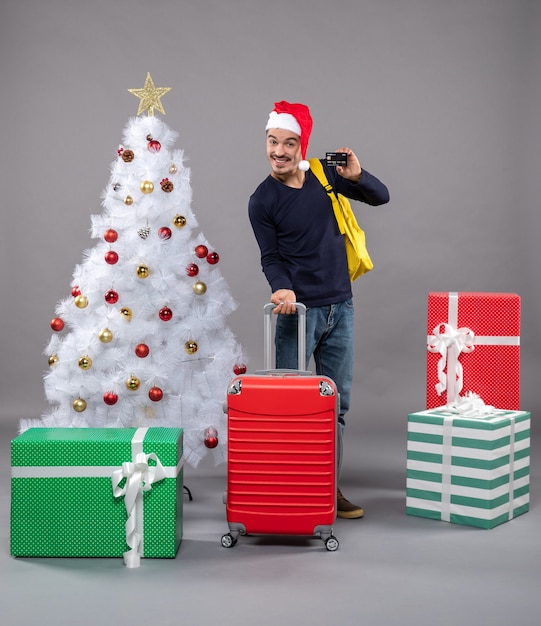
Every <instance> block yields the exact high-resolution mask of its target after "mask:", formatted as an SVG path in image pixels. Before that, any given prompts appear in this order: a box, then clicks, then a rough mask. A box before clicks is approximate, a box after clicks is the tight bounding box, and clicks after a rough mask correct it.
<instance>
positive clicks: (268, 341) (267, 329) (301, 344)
mask: <svg viewBox="0 0 541 626" xmlns="http://www.w3.org/2000/svg"><path fill="white" fill-rule="evenodd" d="M274 308H276V305H275V304H273V303H272V302H269V303H268V304H266V305H265V306H264V307H263V311H264V326H263V332H264V345H263V361H264V367H265V369H266V370H270V369H272V363H271V355H272V324H271V313H272V310H273V309H274ZM295 308H296V309H297V323H298V327H297V335H298V339H297V346H298V359H299V361H298V368H299V371H301V372H302V371H304V370H305V369H306V306H305V305H304V304H301V303H300V302H295Z"/></svg>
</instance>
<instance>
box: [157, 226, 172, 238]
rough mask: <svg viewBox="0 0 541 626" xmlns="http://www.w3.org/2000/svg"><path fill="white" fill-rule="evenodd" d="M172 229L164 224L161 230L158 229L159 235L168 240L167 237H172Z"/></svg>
mask: <svg viewBox="0 0 541 626" xmlns="http://www.w3.org/2000/svg"><path fill="white" fill-rule="evenodd" d="M171 235H172V233H171V229H170V228H168V227H167V226H162V227H161V228H160V229H159V230H158V237H159V238H160V239H163V240H167V239H171Z"/></svg>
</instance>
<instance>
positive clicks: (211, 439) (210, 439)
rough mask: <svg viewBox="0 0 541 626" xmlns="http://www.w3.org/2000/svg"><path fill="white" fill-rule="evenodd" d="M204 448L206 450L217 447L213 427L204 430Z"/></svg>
mask: <svg viewBox="0 0 541 626" xmlns="http://www.w3.org/2000/svg"><path fill="white" fill-rule="evenodd" d="M204 443H205V446H206V447H207V448H211V449H212V448H215V447H216V446H217V445H218V431H217V430H216V429H215V428H214V426H209V427H208V428H207V429H206V430H205V439H204Z"/></svg>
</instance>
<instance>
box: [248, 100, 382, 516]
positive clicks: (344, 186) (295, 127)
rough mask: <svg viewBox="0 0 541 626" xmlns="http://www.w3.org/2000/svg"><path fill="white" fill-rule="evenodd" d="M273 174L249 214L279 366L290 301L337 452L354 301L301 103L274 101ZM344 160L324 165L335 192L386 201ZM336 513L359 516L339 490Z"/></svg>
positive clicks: (354, 161)
mask: <svg viewBox="0 0 541 626" xmlns="http://www.w3.org/2000/svg"><path fill="white" fill-rule="evenodd" d="M265 130H266V137H267V158H268V160H269V163H270V166H271V173H270V175H269V176H268V177H267V178H266V179H265V180H264V181H263V182H262V183H261V184H260V185H259V187H258V188H257V189H256V191H255V192H254V193H253V195H252V196H251V197H250V201H249V206H248V212H249V216H250V222H251V224H252V228H253V231H254V234H255V237H256V239H257V242H258V244H259V248H260V250H261V265H262V268H263V272H264V273H265V276H266V278H267V281H268V282H269V285H270V287H271V291H272V295H271V302H273V303H274V304H275V305H276V308H275V309H274V313H276V314H278V318H277V324H276V335H275V343H276V367H278V368H287V369H296V368H297V335H296V333H297V319H296V309H295V302H302V303H303V304H305V305H306V307H307V313H306V335H307V336H306V362H307V363H308V362H309V360H310V358H311V357H312V356H313V357H314V361H315V365H316V372H317V373H318V374H319V375H324V376H328V377H329V378H331V379H332V380H333V381H334V382H335V383H336V386H337V388H338V392H339V394H340V415H339V418H338V421H339V428H338V433H339V437H338V440H339V446H338V449H339V453H338V467H339V468H340V463H341V456H342V455H341V449H342V433H343V430H344V427H345V419H344V417H345V414H346V413H347V411H348V409H349V402H350V390H351V384H352V379H353V363H354V353H353V351H354V341H353V330H354V320H353V301H352V291H351V282H350V279H349V274H348V266H347V258H346V252H345V245H344V237H343V235H341V234H340V232H339V230H338V226H337V223H336V220H335V217H334V212H333V208H332V203H331V200H330V198H329V196H328V194H327V192H326V191H325V189H324V188H323V186H322V185H321V183H320V182H319V181H318V179H317V178H316V177H315V176H314V175H313V173H312V172H310V171H309V167H310V164H309V162H308V161H306V151H307V148H308V142H309V139H310V133H311V130H312V117H311V115H310V111H309V109H308V107H307V106H306V105H304V104H298V103H296V104H291V103H288V102H285V101H281V102H277V103H275V105H274V110H273V111H272V112H271V113H270V115H269V119H268V122H267V125H266V128H265ZM337 152H345V153H347V165H344V166H336V167H335V168H329V167H326V165H325V163H324V168H325V171H326V174H327V179H328V181H329V183H330V184H331V185H332V186H333V188H334V190H335V192H336V193H341V194H343V195H344V196H346V197H348V198H350V199H352V200H359V201H361V202H365V203H367V204H370V205H373V206H376V205H380V204H384V203H386V202H388V201H389V192H388V191H387V187H385V185H384V184H383V183H381V182H380V181H379V180H378V179H377V178H376V177H375V176H372V175H371V174H370V173H369V172H367V171H366V170H365V169H364V168H362V167H361V165H360V163H359V160H358V158H357V156H356V155H355V154H354V152H353V151H352V150H351V149H350V148H347V147H342V148H339V149H338V150H337ZM337 509H338V510H337V515H338V517H343V518H360V517H363V515H364V511H363V509H362V507H360V506H357V505H355V504H352V503H351V502H349V501H348V500H346V498H344V496H343V495H342V492H341V491H340V489H339V490H338V499H337Z"/></svg>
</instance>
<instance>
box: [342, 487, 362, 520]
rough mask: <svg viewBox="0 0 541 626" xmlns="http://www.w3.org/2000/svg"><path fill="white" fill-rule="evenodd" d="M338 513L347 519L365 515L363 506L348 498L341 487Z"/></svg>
mask: <svg viewBox="0 0 541 626" xmlns="http://www.w3.org/2000/svg"><path fill="white" fill-rule="evenodd" d="M336 515H337V516H338V517H343V518H345V519H357V518H359V517H363V516H364V511H363V509H362V507H360V506H357V505H356V504H353V503H351V502H350V501H349V500H346V499H345V498H344V496H343V495H342V492H341V491H340V489H338V493H337V499H336Z"/></svg>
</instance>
